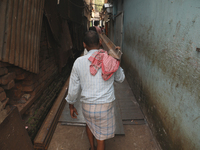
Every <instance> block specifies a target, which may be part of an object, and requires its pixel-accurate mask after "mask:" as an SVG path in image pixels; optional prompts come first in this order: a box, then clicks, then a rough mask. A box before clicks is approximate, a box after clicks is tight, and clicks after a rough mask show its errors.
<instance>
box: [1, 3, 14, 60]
mask: <svg viewBox="0 0 200 150" xmlns="http://www.w3.org/2000/svg"><path fill="white" fill-rule="evenodd" d="M13 6H14V0H9V3H8V13H7V16H6V18H7V20H6V26H7V28H6V31H5V33H6V36H5V39H4V40H5V41H4V42H5V47H4V48H3V62H8V61H9V52H10V44H11V43H10V42H11V29H12V15H13Z"/></svg>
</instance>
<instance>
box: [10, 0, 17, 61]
mask: <svg viewBox="0 0 200 150" xmlns="http://www.w3.org/2000/svg"><path fill="white" fill-rule="evenodd" d="M18 7H19V0H14V7H13V8H14V10H13V15H12V27H11V42H10V52H9V63H10V64H14V62H15V46H16V33H17V30H16V26H17V20H18V18H17V14H18Z"/></svg>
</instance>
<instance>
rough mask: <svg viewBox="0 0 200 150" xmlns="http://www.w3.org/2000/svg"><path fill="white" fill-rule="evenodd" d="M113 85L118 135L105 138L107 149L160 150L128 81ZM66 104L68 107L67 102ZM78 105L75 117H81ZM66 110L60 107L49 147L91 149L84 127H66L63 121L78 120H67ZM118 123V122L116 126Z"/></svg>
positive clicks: (53, 148)
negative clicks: (61, 110) (61, 111)
mask: <svg viewBox="0 0 200 150" xmlns="http://www.w3.org/2000/svg"><path fill="white" fill-rule="evenodd" d="M114 87H115V96H116V100H115V101H116V107H115V112H117V111H119V112H120V113H116V114H115V117H116V132H115V133H116V134H117V135H116V136H115V137H114V138H112V139H109V140H107V141H106V150H160V148H159V146H158V145H157V142H156V141H155V139H154V137H153V135H152V134H151V131H150V128H149V126H148V124H147V123H146V121H145V119H144V115H143V113H142V111H141V110H140V107H139V105H138V103H137V101H136V99H135V97H134V95H133V93H132V91H131V88H130V87H129V84H128V82H127V81H126V80H125V81H124V82H123V83H121V84H120V83H115V84H114ZM66 106H67V107H66V108H68V105H67V104H66ZM80 108H81V107H77V111H78V112H79V115H78V117H79V116H81V112H82V111H81V110H80ZM68 111H69V110H66V109H64V110H63V113H62V115H61V117H60V119H59V121H58V124H57V127H56V130H55V132H54V134H53V137H52V140H51V142H50V145H49V148H48V150H88V149H89V148H90V145H89V141H88V138H87V134H86V131H85V127H84V126H67V125H66V124H65V123H67V122H69V123H72V124H73V123H75V124H76V123H78V122H76V121H75V120H74V121H72V120H73V119H72V120H70V118H71V117H70V115H69V113H66V112H68ZM77 120H79V119H77ZM127 120H129V121H130V120H132V121H133V122H132V124H130V122H129V123H127ZM122 121H123V124H124V125H123V124H122ZM120 122H121V125H119V124H120ZM62 123H64V124H65V125H63V124H62ZM75 124H74V125H75ZM127 124H128V125H127ZM117 127H118V129H117ZM119 131H120V132H119ZM121 131H124V132H121ZM124 133H125V135H124Z"/></svg>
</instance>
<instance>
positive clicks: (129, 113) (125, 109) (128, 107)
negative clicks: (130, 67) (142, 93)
mask: <svg viewBox="0 0 200 150" xmlns="http://www.w3.org/2000/svg"><path fill="white" fill-rule="evenodd" d="M114 87H115V96H116V101H117V103H118V105H119V109H120V112H121V117H122V120H123V121H132V120H135V119H140V120H144V115H143V113H142V111H141V109H140V107H139V104H138V103H137V101H136V99H135V97H134V95H133V92H132V91H131V88H130V87H129V85H128V82H127V81H126V79H125V81H124V82H123V83H121V84H119V83H114ZM141 122H142V121H141ZM125 123H126V124H127V123H129V122H125ZM130 124H135V123H130Z"/></svg>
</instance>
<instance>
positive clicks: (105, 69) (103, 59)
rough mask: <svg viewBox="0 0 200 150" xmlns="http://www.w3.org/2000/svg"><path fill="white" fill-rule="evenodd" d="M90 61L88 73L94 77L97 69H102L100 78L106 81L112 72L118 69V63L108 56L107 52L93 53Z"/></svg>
mask: <svg viewBox="0 0 200 150" xmlns="http://www.w3.org/2000/svg"><path fill="white" fill-rule="evenodd" d="M88 60H89V61H91V65H90V73H91V74H92V75H93V76H94V75H96V73H97V71H98V70H99V68H101V69H102V78H103V79H104V80H105V81H106V80H108V79H110V77H111V76H112V75H113V73H114V72H116V71H117V70H118V68H119V64H120V62H119V61H118V60H117V59H115V58H113V57H112V56H110V55H108V53H107V51H104V50H103V49H100V50H99V51H97V52H94V53H93V54H92V55H91V56H90V57H89V58H88Z"/></svg>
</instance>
